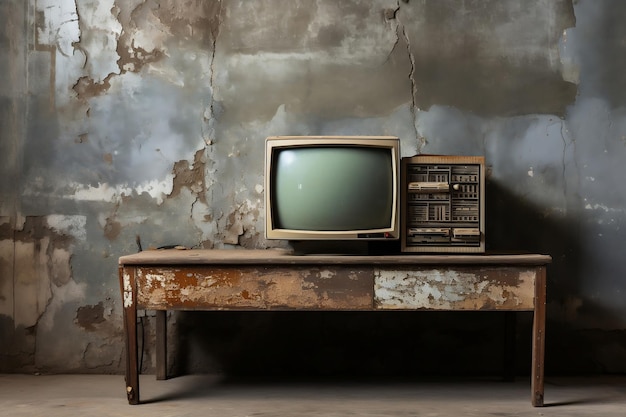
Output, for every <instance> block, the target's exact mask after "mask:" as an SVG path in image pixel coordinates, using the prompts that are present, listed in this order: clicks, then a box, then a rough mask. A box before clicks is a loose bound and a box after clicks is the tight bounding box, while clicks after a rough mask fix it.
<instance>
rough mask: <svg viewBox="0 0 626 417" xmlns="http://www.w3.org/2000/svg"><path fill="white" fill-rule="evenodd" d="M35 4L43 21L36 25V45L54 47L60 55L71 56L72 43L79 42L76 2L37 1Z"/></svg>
mask: <svg viewBox="0 0 626 417" xmlns="http://www.w3.org/2000/svg"><path fill="white" fill-rule="evenodd" d="M35 4H36V6H37V11H38V12H41V13H42V16H43V19H44V22H39V24H38V25H37V41H38V43H39V44H41V45H51V46H56V47H57V48H58V50H59V52H60V53H61V54H63V55H65V56H71V55H72V54H73V52H74V46H73V43H74V42H79V41H80V27H79V26H78V13H77V12H76V1H75V0H37V2H35Z"/></svg>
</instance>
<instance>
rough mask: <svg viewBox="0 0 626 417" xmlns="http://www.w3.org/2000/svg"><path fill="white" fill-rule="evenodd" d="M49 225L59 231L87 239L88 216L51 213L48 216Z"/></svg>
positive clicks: (83, 239)
mask: <svg viewBox="0 0 626 417" xmlns="http://www.w3.org/2000/svg"><path fill="white" fill-rule="evenodd" d="M46 223H48V227H50V228H51V229H52V230H54V231H55V232H57V233H61V234H64V235H70V236H73V237H74V238H76V239H77V240H80V241H86V240H87V229H86V227H85V226H86V225H87V216H80V215H62V214H50V215H48V216H46Z"/></svg>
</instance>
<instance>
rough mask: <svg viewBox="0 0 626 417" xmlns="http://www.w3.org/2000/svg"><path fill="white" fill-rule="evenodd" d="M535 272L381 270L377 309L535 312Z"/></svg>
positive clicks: (501, 269) (377, 279) (377, 276)
mask: <svg viewBox="0 0 626 417" xmlns="http://www.w3.org/2000/svg"><path fill="white" fill-rule="evenodd" d="M536 275H537V272H536V268H523V267H522V268H519V267H499V268H488V267H456V268H420V269H415V268H406V267H405V268H394V269H389V268H386V269H379V270H377V271H376V272H375V274H374V298H375V300H374V305H375V307H376V308H378V309H389V310H401V309H408V310H413V309H417V310H419V309H428V310H533V308H534V297H535V279H536Z"/></svg>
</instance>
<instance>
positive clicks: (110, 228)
mask: <svg viewBox="0 0 626 417" xmlns="http://www.w3.org/2000/svg"><path fill="white" fill-rule="evenodd" d="M121 231H122V225H121V224H120V222H118V221H117V220H115V219H112V218H110V217H107V222H106V224H105V225H104V236H105V237H106V238H107V239H109V240H115V239H116V238H117V237H118V236H119V235H120V232H121Z"/></svg>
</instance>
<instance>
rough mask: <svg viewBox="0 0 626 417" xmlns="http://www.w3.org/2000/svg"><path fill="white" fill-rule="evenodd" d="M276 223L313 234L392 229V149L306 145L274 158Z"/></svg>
mask: <svg viewBox="0 0 626 417" xmlns="http://www.w3.org/2000/svg"><path fill="white" fill-rule="evenodd" d="M274 157H275V158H276V159H275V162H274V168H275V169H273V172H272V184H273V194H272V199H271V204H272V214H273V216H274V217H273V220H274V225H275V226H276V227H278V228H281V229H295V230H309V231H347V230H357V231H358V230H368V229H382V228H387V227H390V225H391V219H392V210H393V195H394V193H393V165H392V156H391V151H390V150H389V149H384V148H375V147H364V146H363V147H350V146H347V147H341V146H340V147H305V148H292V149H282V150H278V151H277V153H276V154H275V156H274Z"/></svg>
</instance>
